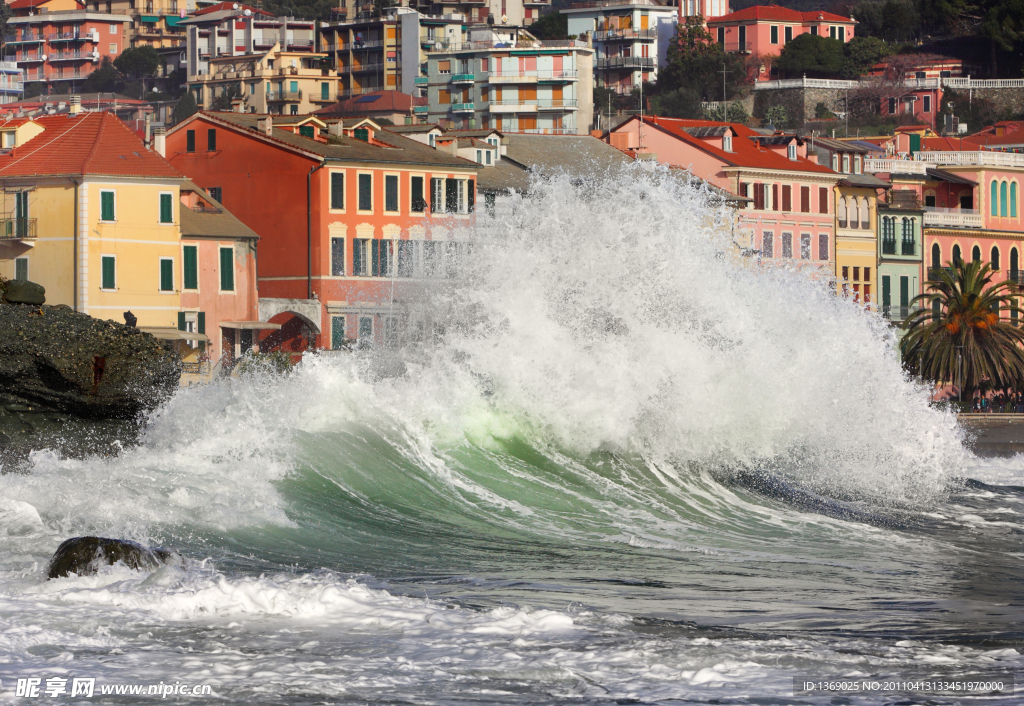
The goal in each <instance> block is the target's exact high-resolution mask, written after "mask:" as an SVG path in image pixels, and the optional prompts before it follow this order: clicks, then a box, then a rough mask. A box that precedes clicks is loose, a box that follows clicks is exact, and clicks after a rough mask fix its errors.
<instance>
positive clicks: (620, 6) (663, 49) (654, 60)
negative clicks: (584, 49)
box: [561, 0, 726, 94]
mask: <svg viewBox="0 0 1024 706" xmlns="http://www.w3.org/2000/svg"><path fill="white" fill-rule="evenodd" d="M725 1H726V0H723V2H725ZM691 4H692V3H691ZM704 4H711V3H710V2H707V1H705V3H704ZM714 5H715V6H718V5H719V2H718V0H715V1H714ZM682 9H685V8H683V7H682V6H676V5H674V4H670V3H669V2H668V1H667V0H602V1H601V2H577V3H572V4H571V5H570V6H569V8H568V9H564V10H561V12H562V14H564V15H567V17H568V25H569V36H573V35H582V34H587V35H589V36H590V38H591V41H592V44H593V47H594V79H595V82H596V84H595V85H597V86H599V87H602V88H610V89H612V90H614V91H616V92H618V93H621V94H629V93H631V92H632V91H633V89H634V88H637V87H639V86H640V84H641V82H642V81H657V79H658V67H660V66H664V65H665V63H666V60H667V56H668V47H669V44H670V42H671V40H672V37H673V36H674V35H675V32H676V24H677V23H678V22H679V21H680V17H679V14H680V11H681V10H682Z"/></svg>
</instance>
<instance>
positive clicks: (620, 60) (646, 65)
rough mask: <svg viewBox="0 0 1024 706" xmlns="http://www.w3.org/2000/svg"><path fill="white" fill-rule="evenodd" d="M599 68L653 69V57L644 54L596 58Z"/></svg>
mask: <svg viewBox="0 0 1024 706" xmlns="http://www.w3.org/2000/svg"><path fill="white" fill-rule="evenodd" d="M597 68H599V69H653V68H654V59H653V58H650V57H646V56H613V57H611V58H609V59H598V60H597Z"/></svg>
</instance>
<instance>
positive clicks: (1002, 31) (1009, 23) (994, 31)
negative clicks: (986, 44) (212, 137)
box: [979, 0, 1024, 76]
mask: <svg viewBox="0 0 1024 706" xmlns="http://www.w3.org/2000/svg"><path fill="white" fill-rule="evenodd" d="M982 9H983V11H984V18H983V19H982V22H981V27H980V32H979V33H980V34H981V35H982V36H983V37H985V38H986V39H988V40H989V41H990V42H991V45H990V46H991V53H990V58H991V61H992V75H993V76H998V75H999V51H1000V50H1001V51H1003V52H1009V53H1012V54H1014V64H1013V66H1011V67H1010V71H1011V73H1012V74H1013V75H1016V74H1017V72H1018V71H1019V70H1020V69H1021V64H1020V57H1019V54H1020V50H1021V48H1022V47H1024V0H988V1H987V2H984V4H983V6H982Z"/></svg>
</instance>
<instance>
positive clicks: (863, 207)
mask: <svg viewBox="0 0 1024 706" xmlns="http://www.w3.org/2000/svg"><path fill="white" fill-rule="evenodd" d="M870 220H871V208H870V207H869V206H868V200H867V199H861V200H860V227H861V228H863V229H864V230H867V229H868V227H869V226H870V225H871V224H870V223H869V222H868V221H870Z"/></svg>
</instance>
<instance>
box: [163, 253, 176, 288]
mask: <svg viewBox="0 0 1024 706" xmlns="http://www.w3.org/2000/svg"><path fill="white" fill-rule="evenodd" d="M160 291H161V292H173V291H174V260H173V259H172V258H169V257H162V258H160Z"/></svg>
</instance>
